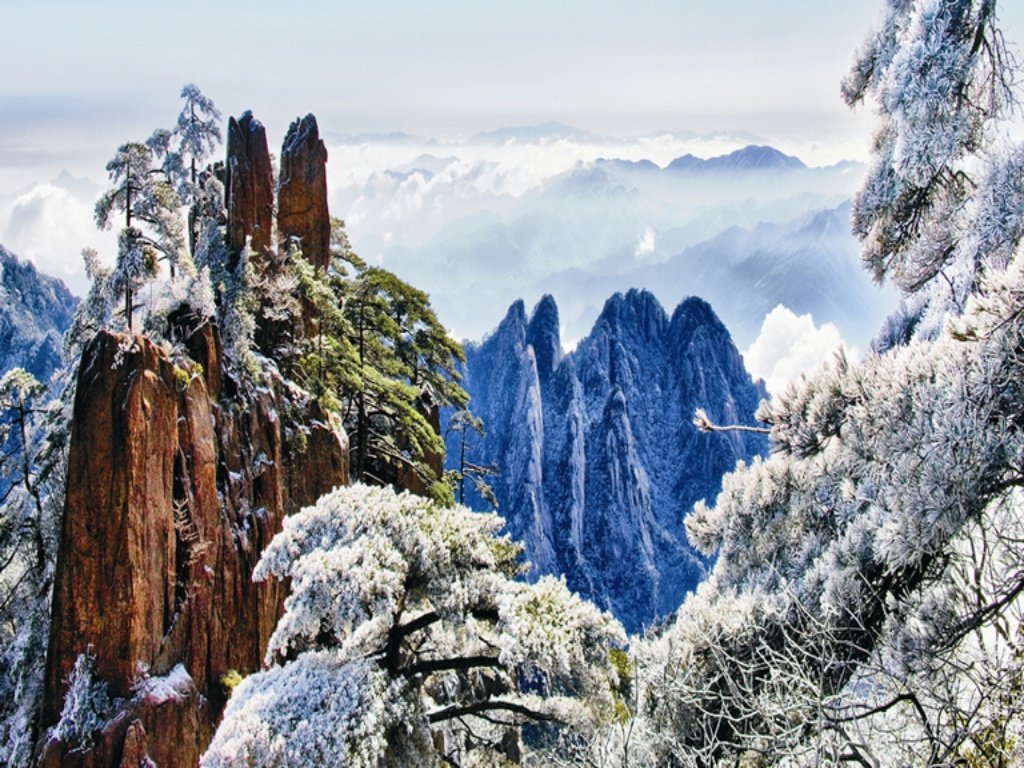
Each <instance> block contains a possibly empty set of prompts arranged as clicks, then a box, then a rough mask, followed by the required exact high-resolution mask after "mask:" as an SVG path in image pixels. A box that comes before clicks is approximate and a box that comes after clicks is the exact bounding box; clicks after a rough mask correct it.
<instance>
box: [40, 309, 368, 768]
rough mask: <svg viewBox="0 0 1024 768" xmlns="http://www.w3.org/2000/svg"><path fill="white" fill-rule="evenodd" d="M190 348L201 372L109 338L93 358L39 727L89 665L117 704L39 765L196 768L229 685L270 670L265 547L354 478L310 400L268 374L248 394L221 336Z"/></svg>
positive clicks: (272, 593)
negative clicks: (226, 360)
mask: <svg viewBox="0 0 1024 768" xmlns="http://www.w3.org/2000/svg"><path fill="white" fill-rule="evenodd" d="M186 348H188V349H189V350H190V353H191V354H192V355H193V356H194V357H195V358H196V360H201V361H202V364H201V365H199V364H197V363H196V362H195V361H194V360H192V359H189V358H179V359H175V360H172V359H171V358H169V357H168V356H167V355H166V354H165V353H164V352H163V351H161V350H160V349H159V348H158V347H156V346H155V345H154V344H152V343H151V342H150V341H149V340H147V339H146V338H145V337H142V336H134V337H133V336H126V335H115V334H110V333H106V332H101V333H99V334H98V335H97V336H96V337H95V338H94V339H93V340H92V341H91V342H90V343H89V345H88V346H87V348H86V350H85V352H84V354H83V358H82V363H81V367H80V373H79V381H78V389H77V393H76V400H75V415H74V419H73V425H72V435H71V445H70V455H69V470H68V477H67V498H66V505H65V513H64V520H63V528H62V532H61V540H60V546H59V553H58V563H57V575H56V583H55V587H54V606H53V627H52V633H51V640H50V649H49V655H48V660H47V671H46V680H45V694H44V713H43V725H44V728H48V727H50V726H53V725H55V724H56V723H57V722H58V721H59V720H60V718H61V711H62V707H63V705H64V695H65V692H66V687H67V678H68V675H69V673H70V671H71V669H72V667H73V666H74V663H75V659H76V658H77V657H78V655H79V654H82V653H91V654H93V655H94V657H95V667H96V673H97V676H98V677H99V678H101V679H102V680H103V681H104V682H105V683H106V685H107V686H108V690H109V694H110V697H111V699H113V700H115V708H116V709H115V711H114V712H112V713H109V715H108V717H107V724H106V726H105V727H104V728H103V730H102V732H101V733H99V734H98V736H96V738H95V739H94V740H93V743H92V745H91V746H89V747H88V748H84V749H83V748H82V746H83V745H81V744H77V743H75V742H74V741H71V742H65V741H61V740H60V739H58V738H56V737H52V736H51V737H50V740H49V741H45V742H44V743H43V744H42V745H41V747H40V754H39V757H40V762H41V764H43V765H47V766H51V765H52V766H57V765H62V766H128V765H131V766H137V765H145V764H147V763H146V760H147V759H152V760H153V761H154V762H155V763H156V764H157V765H159V766H190V765H195V764H196V763H197V762H198V758H199V756H200V755H201V754H202V751H203V749H204V748H205V746H206V744H207V743H208V742H209V740H210V738H211V737H212V735H213V731H214V729H215V727H216V723H217V721H218V719H219V716H220V713H221V711H222V709H223V706H224V703H225V700H226V696H227V690H226V688H225V685H224V682H223V677H224V675H225V674H226V673H228V672H229V671H232V670H234V671H237V672H239V673H240V674H242V675H245V674H247V673H249V672H252V671H255V670H257V669H259V668H260V666H261V664H262V658H263V651H264V649H265V648H266V643H267V640H268V639H269V636H270V634H271V632H272V631H273V629H274V627H275V625H276V623H277V620H278V618H279V616H280V614H281V610H282V607H283V599H284V588H283V586H282V585H281V584H279V583H277V582H270V583H261V584H254V583H253V582H252V579H251V575H252V570H253V567H254V566H255V564H256V562H257V560H258V559H259V555H260V553H261V552H262V550H263V549H264V547H265V546H266V545H267V543H269V541H270V539H271V537H273V535H274V534H275V533H277V532H278V531H279V530H280V528H281V526H282V520H283V518H284V516H285V515H286V514H290V513H292V512H294V511H297V510H298V509H299V508H300V507H302V506H304V505H307V504H311V503H313V502H314V501H316V499H317V498H319V496H320V495H322V494H323V493H325V492H326V491H328V490H330V489H331V488H332V487H334V486H336V485H340V484H344V483H347V482H348V443H347V438H346V437H345V435H344V432H343V431H342V430H341V428H340V427H335V426H334V425H333V424H332V420H331V418H329V417H328V415H327V414H325V413H323V412H322V411H321V410H319V408H318V407H317V406H316V405H315V404H312V403H311V402H310V401H309V400H308V399H307V397H306V396H305V395H304V394H303V393H301V392H300V391H298V390H296V389H294V388H293V387H292V386H291V385H289V384H287V383H286V382H285V381H283V380H282V379H281V378H280V377H279V376H278V375H277V374H276V373H274V372H272V371H266V372H264V373H263V374H261V376H260V377H259V381H258V382H256V383H255V384H251V385H248V387H247V388H246V390H245V391H240V390H239V385H238V384H237V382H235V380H234V379H232V378H231V377H230V376H226V375H222V373H223V372H222V370H221V360H220V342H219V339H218V334H217V332H216V329H215V328H212V327H210V326H208V325H206V326H203V327H200V328H199V329H197V330H196V331H195V332H194V333H193V334H192V335H191V337H190V338H189V339H188V340H187V344H186ZM211 388H213V389H214V391H217V390H220V392H221V393H222V394H223V395H224V396H223V397H222V398H220V399H217V398H215V397H213V396H211Z"/></svg>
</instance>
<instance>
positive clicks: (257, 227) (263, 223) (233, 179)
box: [224, 112, 274, 269]
mask: <svg viewBox="0 0 1024 768" xmlns="http://www.w3.org/2000/svg"><path fill="white" fill-rule="evenodd" d="M224 172H225V184H224V187H225V194H226V196H227V200H226V204H227V211H228V227H227V237H228V247H229V248H230V249H231V253H232V254H233V255H234V256H235V257H237V255H238V254H239V253H241V251H242V248H244V247H245V240H246V238H252V240H251V246H252V250H253V252H254V253H255V254H257V257H259V258H262V257H264V256H265V255H266V254H267V252H268V251H269V250H270V248H271V246H272V245H273V243H272V242H271V232H272V227H273V221H274V169H273V165H272V164H271V162H270V150H269V149H268V148H267V131H266V129H265V128H264V127H263V124H262V123H261V122H260V121H259V120H257V119H255V118H254V117H253V116H252V112H245V113H243V114H242V116H241V117H240V118H238V119H237V120H236V119H235V118H233V117H232V118H231V119H230V120H228V146H227V164H226V166H225V169H224ZM231 268H232V269H233V268H234V265H233V264H232V265H231Z"/></svg>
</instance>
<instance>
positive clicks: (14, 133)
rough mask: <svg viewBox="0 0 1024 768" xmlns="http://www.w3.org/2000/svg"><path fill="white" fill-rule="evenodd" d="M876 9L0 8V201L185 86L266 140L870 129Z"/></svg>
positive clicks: (808, 0) (545, 1)
mask: <svg viewBox="0 0 1024 768" xmlns="http://www.w3.org/2000/svg"><path fill="white" fill-rule="evenodd" d="M1015 4H1016V5H1024V3H1020V2H1016V3H1015ZM1012 5H1014V3H1010V2H1006V3H1004V4H1003V11H1002V13H1003V15H1004V16H1005V17H1008V18H1007V19H1006V20H1007V22H1008V24H1009V27H1010V37H1011V38H1016V37H1017V36H1016V34H1015V29H1014V27H1015V25H1016V23H1017V22H1018V21H1020V19H1021V17H1022V16H1024V9H1021V8H1012V7H1011V6H1012ZM879 7H880V3H878V2H875V0H832V1H831V2H822V0H787V2H765V0H717V1H715V2H711V1H710V0H703V1H701V2H693V1H690V2H685V1H684V2H675V3H666V2H664V0H632V1H631V2H628V3H627V2H614V1H612V0H601V1H598V0H590V1H589V2H583V1H582V0H521V1H520V2H516V3H501V4H483V3H479V2H469V1H467V0H458V1H456V2H444V1H443V0H437V1H435V2H431V3H423V2H419V3H412V2H404V1H403V2H399V1H398V0H379V2H374V3H353V2H327V1H323V2H321V1H318V0H297V1H296V2H290V3H286V2H282V0H273V2H270V1H267V0H252V1H251V2H246V3H225V2H197V1H196V0H183V1H182V2H161V3H153V2H148V1H147V0H134V2H129V1H127V0H110V1H108V2H83V0H0V18H2V20H3V27H4V30H5V32H4V46H3V60H4V70H5V76H4V78H3V79H2V80H0V194H4V193H8V194H9V193H10V192H12V191H13V189H11V186H12V185H16V184H18V183H24V181H25V179H27V178H29V177H30V176H32V175H33V174H35V173H37V172H40V173H43V175H44V178H46V174H48V173H50V172H51V171H53V172H56V171H57V170H59V169H60V168H61V167H69V168H70V169H71V170H73V171H78V172H84V171H85V170H86V169H87V168H89V167H91V165H92V164H94V163H95V162H96V160H95V158H96V157H97V156H98V155H97V153H101V152H102V153H103V154H104V155H109V153H110V152H111V151H112V149H113V148H114V147H115V146H116V145H117V144H119V143H121V142H122V141H125V140H129V139H136V138H143V137H144V136H145V135H147V134H148V133H149V132H150V131H151V130H152V129H153V128H154V127H157V126H160V125H167V124H169V123H170V121H171V120H172V119H173V117H174V115H175V114H176V112H177V109H178V103H179V102H178V91H179V90H180V87H181V85H182V84H183V83H185V82H189V81H192V82H195V83H197V84H198V85H199V86H200V87H201V88H202V89H203V90H204V91H205V92H206V93H207V94H208V95H210V96H211V97H212V98H213V99H214V100H215V102H216V103H217V104H218V105H219V106H220V107H221V109H222V110H223V112H224V113H225V115H228V114H239V113H240V112H241V111H242V110H244V109H247V108H251V109H253V110H254V112H255V113H256V115H257V117H259V118H261V119H262V120H263V121H264V122H265V123H266V124H267V125H268V128H269V130H270V132H271V141H272V143H274V144H276V142H277V141H278V140H279V138H280V136H281V134H283V131H284V128H285V127H286V126H287V124H288V122H289V121H290V120H291V119H293V118H294V117H295V116H297V115H300V114H305V113H306V112H314V113H315V114H317V116H318V117H319V118H320V123H321V126H322V128H323V130H324V131H326V132H334V133H359V132H365V131H383V130H406V131H409V132H413V133H420V134H430V135H438V134H440V135H452V134H458V133H473V132H476V131H478V130H485V129H492V128H496V127H499V126H502V125H509V124H521V123H530V122H541V121H546V120H559V121H562V122H566V123H570V124H572V125H576V126H578V127H582V128H587V129H591V130H598V131H609V132H618V133H624V132H625V133H644V132H648V131H654V130H681V129H695V130H709V129H719V128H730V129H743V130H748V131H752V132H754V133H758V134H761V135H765V136H767V137H768V138H773V137H774V136H777V135H779V134H784V133H786V132H800V133H802V134H804V137H805V138H809V137H814V136H820V139H821V140H823V141H828V140H831V139H832V138H834V137H849V135H851V134H855V133H857V132H860V133H863V134H865V135H866V133H867V131H868V130H869V129H870V125H871V122H872V121H871V116H870V115H869V114H868V115H850V114H849V112H848V111H847V110H846V108H845V106H844V105H843V104H842V103H841V101H840V99H839V97H838V83H839V80H840V79H841V78H842V76H843V74H844V73H845V71H846V68H847V66H848V64H849V62H850V60H851V57H852V55H853V52H854V50H855V48H856V47H857V46H858V45H859V43H860V41H861V40H862V39H863V37H864V35H865V33H866V31H867V29H868V27H869V26H870V25H871V23H872V22H873V21H874V19H875V18H876V15H877V13H878V9H879ZM1017 28H1019V25H1017ZM91 175H95V174H91Z"/></svg>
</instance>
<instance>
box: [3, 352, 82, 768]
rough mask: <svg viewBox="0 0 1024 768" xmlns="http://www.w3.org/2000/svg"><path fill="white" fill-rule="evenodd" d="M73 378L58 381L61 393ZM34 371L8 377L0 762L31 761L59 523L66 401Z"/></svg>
mask: <svg viewBox="0 0 1024 768" xmlns="http://www.w3.org/2000/svg"><path fill="white" fill-rule="evenodd" d="M66 381H67V379H66V377H58V378H57V379H55V382H54V385H53V390H54V391H56V392H61V390H62V388H63V386H64V383H65V382H66ZM64 396H65V400H64V402H61V401H60V400H56V399H54V400H51V398H50V393H49V392H48V391H47V388H46V387H45V386H44V385H43V384H41V383H39V382H38V381H36V380H35V379H34V378H33V377H32V376H31V374H29V373H27V372H25V371H23V370H21V369H18V368H16V369H14V370H11V371H9V372H8V373H7V374H5V375H4V377H3V378H2V379H0V763H3V764H5V765H28V764H29V763H30V761H31V756H32V750H33V749H34V747H35V740H36V737H37V736H38V735H39V731H38V717H39V706H40V702H41V696H42V684H43V667H44V664H45V661H46V647H47V641H48V638H49V629H50V596H51V592H52V585H53V571H54V561H55V559H56V552H57V529H58V527H59V521H60V512H61V505H62V503H63V497H64V489H63V483H64V467H65V460H66V455H65V451H64V446H65V445H66V442H65V441H66V438H67V427H68V416H69V413H70V409H69V407H68V401H67V399H66V396H67V390H66V389H65V390H64Z"/></svg>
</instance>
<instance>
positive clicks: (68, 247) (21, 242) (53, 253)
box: [0, 184, 115, 296]
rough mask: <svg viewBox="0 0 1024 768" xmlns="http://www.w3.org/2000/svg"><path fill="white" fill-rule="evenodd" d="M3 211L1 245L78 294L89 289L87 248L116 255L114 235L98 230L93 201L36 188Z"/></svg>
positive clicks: (62, 191)
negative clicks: (84, 250)
mask: <svg viewBox="0 0 1024 768" xmlns="http://www.w3.org/2000/svg"><path fill="white" fill-rule="evenodd" d="M4 213H6V216H5V217H4V218H5V220H6V224H5V225H4V226H3V228H2V229H0V243H3V244H4V245H5V246H6V247H7V248H8V250H10V251H12V252H13V253H15V254H17V255H18V256H19V257H21V258H23V259H28V260H29V261H31V262H32V263H34V264H35V265H36V267H37V268H38V269H39V270H40V271H42V272H45V273H46V274H49V275H53V276H54V277H59V278H60V279H61V280H63V281H64V282H65V283H66V284H67V286H68V288H70V289H71V291H72V293H76V294H78V295H79V296H82V295H84V294H85V292H86V291H87V290H88V280H87V278H86V276H85V269H84V266H83V264H82V257H81V252H82V248H84V247H86V246H88V247H92V248H95V249H96V250H97V251H98V252H99V253H100V255H101V258H102V257H103V256H104V255H107V254H112V253H113V252H114V243H115V238H114V235H113V234H111V233H110V232H100V231H99V230H97V229H96V225H95V223H94V222H93V205H92V202H91V201H89V200H85V199H83V198H81V197H79V196H77V195H75V194H74V193H72V192H70V191H69V190H67V189H65V188H63V187H60V186H56V185H54V184H37V185H36V186H34V187H32V189H30V190H29V191H28V192H26V193H24V194H23V195H21V196H19V197H17V198H16V199H15V200H14V201H13V203H11V205H10V208H9V209H8V210H7V211H5V212H4Z"/></svg>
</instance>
